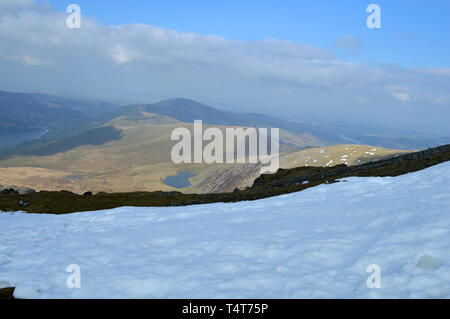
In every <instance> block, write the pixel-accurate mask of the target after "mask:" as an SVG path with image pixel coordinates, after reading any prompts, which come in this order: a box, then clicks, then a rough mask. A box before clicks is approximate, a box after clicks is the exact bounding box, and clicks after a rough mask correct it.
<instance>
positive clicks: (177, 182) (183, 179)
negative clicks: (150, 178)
mask: <svg viewBox="0 0 450 319" xmlns="http://www.w3.org/2000/svg"><path fill="white" fill-rule="evenodd" d="M194 176H195V174H192V173H191V172H181V173H179V174H177V175H172V176H167V177H166V179H165V180H163V183H164V184H166V185H169V186H172V187H175V188H185V187H189V186H191V182H190V181H189V178H191V177H194Z"/></svg>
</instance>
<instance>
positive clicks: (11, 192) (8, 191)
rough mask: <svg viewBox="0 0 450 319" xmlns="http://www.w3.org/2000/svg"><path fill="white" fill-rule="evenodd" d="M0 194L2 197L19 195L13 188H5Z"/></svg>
mask: <svg viewBox="0 0 450 319" xmlns="http://www.w3.org/2000/svg"><path fill="white" fill-rule="evenodd" d="M0 194H2V195H19V192H18V191H16V190H15V189H14V188H5V189H2V190H1V192H0Z"/></svg>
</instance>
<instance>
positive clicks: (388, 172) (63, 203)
mask: <svg viewBox="0 0 450 319" xmlns="http://www.w3.org/2000/svg"><path fill="white" fill-rule="evenodd" d="M449 160H450V145H445V146H442V147H439V148H434V149H429V150H425V151H421V152H416V153H412V154H406V155H400V156H398V157H394V158H390V159H385V160H380V161H377V162H370V163H366V164H361V165H356V166H349V167H347V166H346V165H345V164H340V165H337V166H334V167H301V168H293V169H280V170H279V171H278V172H277V173H276V174H271V175H262V176H261V177H259V178H258V179H257V180H256V181H255V183H254V185H253V186H252V187H250V188H247V189H246V190H243V191H235V192H231V193H220V194H183V193H179V192H161V191H156V192H132V193H114V194H108V193H104V192H101V193H98V194H95V195H92V196H87V195H84V196H83V195H77V194H73V193H70V192H67V191H60V192H39V193H35V194H29V195H13V194H10V195H0V196H1V201H0V210H2V211H18V210H25V211H27V212H31V213H53V214H64V213H72V212H77V211H90V210H100V209H110V208H114V207H120V206H141V207H148V206H184V205H193V204H203V203H213V202H236V201H244V200H255V199H260V198H266V197H271V196H276V195H281V194H287V193H291V192H296V191H301V190H304V189H306V188H309V187H313V186H316V185H319V184H323V183H333V182H336V179H341V178H345V177H348V176H397V175H401V174H406V173H409V172H414V171H418V170H421V169H424V168H426V167H430V166H432V165H436V164H438V163H442V162H445V161H449ZM305 181H307V183H304V182H305ZM20 202H22V203H23V202H27V203H29V205H28V206H26V207H23V205H20Z"/></svg>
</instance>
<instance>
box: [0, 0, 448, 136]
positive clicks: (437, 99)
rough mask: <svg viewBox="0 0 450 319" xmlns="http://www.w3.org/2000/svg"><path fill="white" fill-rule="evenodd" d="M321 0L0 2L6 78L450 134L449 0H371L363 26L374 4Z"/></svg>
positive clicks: (4, 84)
mask: <svg viewBox="0 0 450 319" xmlns="http://www.w3.org/2000/svg"><path fill="white" fill-rule="evenodd" d="M250 2H251V1H250ZM320 2H321V4H323V5H322V6H317V5H313V4H306V3H301V4H300V5H299V4H295V3H294V2H291V1H287V2H286V3H285V4H283V5H280V4H277V3H276V2H275V1H262V2H261V1H258V2H251V3H252V4H253V5H251V4H248V3H247V4H245V5H242V6H238V4H237V2H234V1H230V2H227V4H224V3H222V4H210V3H207V2H206V1H197V2H194V3H191V4H190V5H188V4H185V3H184V4H183V3H182V2H178V1H168V2H167V4H165V5H163V4H161V3H159V4H154V5H149V4H140V3H139V2H138V1H128V2H127V1H123V2H114V3H111V2H106V1H77V2H76V3H77V4H79V5H80V7H81V10H82V25H81V28H80V29H69V28H67V26H66V19H67V17H68V16H69V13H66V12H65V8H66V7H67V6H68V5H69V4H70V3H72V2H70V1H68V2H66V1H49V2H46V1H33V0H20V1H12V0H2V1H1V2H0V90H5V91H16V92H40V93H48V94H54V95H60V96H72V97H76V96H82V97H95V98H102V99H110V100H121V101H129V102H139V103H152V102H157V101H159V100H163V99H168V98H174V97H184V98H190V99H194V100H197V101H200V102H202V103H206V104H209V105H212V106H214V107H218V108H221V109H224V110H229V111H246V112H260V113H266V114H269V115H273V116H277V117H280V118H284V119H290V120H296V121H323V122H345V123H354V124H355V125H358V126H363V127H364V126H368V127H370V126H374V127H396V128H401V129H408V130H414V131H423V132H428V133H434V134H438V135H442V136H445V135H447V136H450V126H449V125H448V119H449V118H450V44H449V39H450V34H449V33H450V22H449V21H450V19H449V16H450V4H449V3H448V2H446V1H436V2H434V3H433V4H435V5H434V6H430V4H429V3H427V2H425V1H407V2H406V1H398V2H396V4H392V3H389V2H387V1H373V3H377V4H379V5H380V7H381V14H382V15H381V18H382V28H381V29H368V28H367V26H366V24H365V23H366V18H367V16H368V15H369V14H368V13H366V10H365V9H366V7H367V5H368V4H370V3H372V2H366V1H361V2H359V3H356V2H354V3H352V4H351V5H350V4H338V3H333V2H332V1H320ZM125 3H127V4H125ZM125 5H127V7H126V8H124V6H125ZM140 6H142V7H140ZM233 17H234V20H233ZM225 20H227V21H228V23H226V21H225ZM153 21H154V22H153Z"/></svg>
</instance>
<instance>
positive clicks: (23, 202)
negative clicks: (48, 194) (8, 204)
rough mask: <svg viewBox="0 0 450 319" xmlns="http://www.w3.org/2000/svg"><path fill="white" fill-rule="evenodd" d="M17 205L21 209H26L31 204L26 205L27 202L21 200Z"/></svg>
mask: <svg viewBox="0 0 450 319" xmlns="http://www.w3.org/2000/svg"><path fill="white" fill-rule="evenodd" d="M19 205H20V206H22V207H27V206H30V205H31V204H30V203H28V202H26V201H25V200H23V199H20V201H19Z"/></svg>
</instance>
